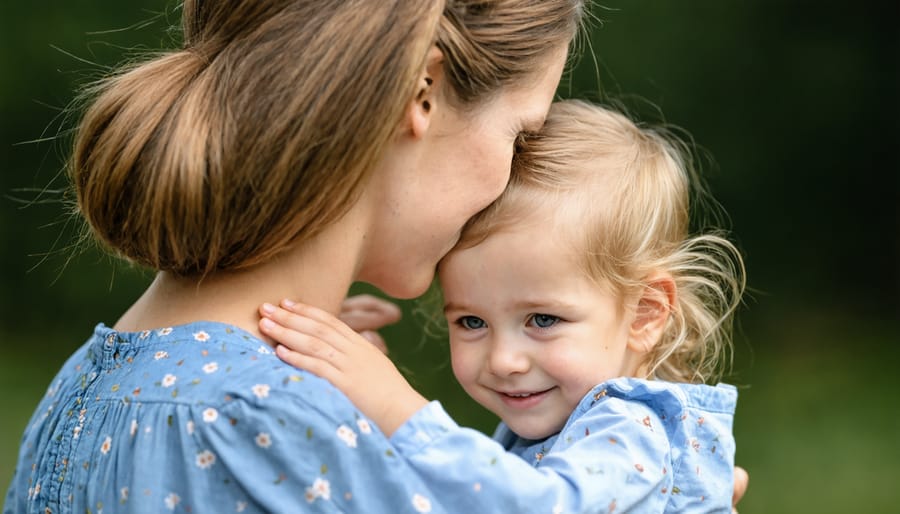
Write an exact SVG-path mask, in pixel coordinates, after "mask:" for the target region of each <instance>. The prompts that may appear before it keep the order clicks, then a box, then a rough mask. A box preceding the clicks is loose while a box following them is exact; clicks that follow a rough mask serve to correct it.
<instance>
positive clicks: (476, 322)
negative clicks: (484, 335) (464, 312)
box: [456, 316, 487, 330]
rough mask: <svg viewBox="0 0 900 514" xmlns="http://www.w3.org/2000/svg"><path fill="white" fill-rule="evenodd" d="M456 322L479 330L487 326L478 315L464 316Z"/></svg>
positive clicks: (466, 327)
mask: <svg viewBox="0 0 900 514" xmlns="http://www.w3.org/2000/svg"><path fill="white" fill-rule="evenodd" d="M456 323H457V324H459V325H460V326H461V327H463V328H465V329H467V330H478V329H480V328H484V327H486V326H487V323H485V322H484V320H483V319H481V318H479V317H476V316H463V317H461V318H459V319H458V320H456Z"/></svg>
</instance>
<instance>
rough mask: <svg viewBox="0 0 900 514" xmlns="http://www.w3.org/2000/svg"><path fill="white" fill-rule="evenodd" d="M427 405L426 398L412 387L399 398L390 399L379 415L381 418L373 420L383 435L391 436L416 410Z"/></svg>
mask: <svg viewBox="0 0 900 514" xmlns="http://www.w3.org/2000/svg"><path fill="white" fill-rule="evenodd" d="M426 405H428V400H426V399H425V397H424V396H422V395H421V394H419V393H418V392H417V391H415V390H414V389H410V390H409V391H408V392H407V394H406V395H404V396H403V397H401V398H394V399H392V401H391V403H390V405H388V407H387V409H386V410H385V412H384V415H383V416H381V417H382V419H381V420H375V423H376V424H378V426H379V428H381V431H382V432H383V433H384V435H385V436H387V437H391V436H392V435H394V432H396V431H397V429H398V428H400V427H401V426H402V425H403V424H404V423H406V422H407V421H409V419H410V418H412V417H413V416H414V415H415V414H416V413H417V412H419V411H420V410H422V408H424V407H425V406H426Z"/></svg>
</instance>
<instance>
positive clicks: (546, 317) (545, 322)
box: [529, 314, 559, 328]
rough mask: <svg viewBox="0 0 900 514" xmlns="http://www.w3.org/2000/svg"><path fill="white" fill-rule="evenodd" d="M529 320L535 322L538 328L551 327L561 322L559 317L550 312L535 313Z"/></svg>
mask: <svg viewBox="0 0 900 514" xmlns="http://www.w3.org/2000/svg"><path fill="white" fill-rule="evenodd" d="M529 322H531V323H533V324H534V326H536V327H538V328H550V327H552V326H553V325H556V324H557V323H559V317H558V316H553V315H550V314H535V315H533V316H532V317H531V319H530V320H529Z"/></svg>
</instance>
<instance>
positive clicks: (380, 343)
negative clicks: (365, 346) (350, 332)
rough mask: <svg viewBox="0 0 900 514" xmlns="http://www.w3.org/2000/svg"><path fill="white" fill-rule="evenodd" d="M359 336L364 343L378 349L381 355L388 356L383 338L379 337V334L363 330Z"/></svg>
mask: <svg viewBox="0 0 900 514" xmlns="http://www.w3.org/2000/svg"><path fill="white" fill-rule="evenodd" d="M359 335H361V336H362V337H363V339H365V340H366V341H368V342H370V343H372V345H373V346H374V347H375V348H378V350H379V351H381V353H383V354H385V355H387V354H388V347H387V344H386V343H385V342H384V338H383V337H381V334H379V333H378V332H375V331H374V330H363V331H362V332H360V333H359Z"/></svg>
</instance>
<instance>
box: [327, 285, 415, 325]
mask: <svg viewBox="0 0 900 514" xmlns="http://www.w3.org/2000/svg"><path fill="white" fill-rule="evenodd" d="M402 316H403V312H402V311H401V310H400V307H398V306H397V305H395V304H394V303H391V302H389V301H387V300H384V299H382V298H378V297H377V296H373V295H368V294H362V295H357V296H351V297H349V298H347V299H345V300H344V302H343V304H341V313H340V315H339V316H338V317H339V318H340V319H341V320H342V321H343V322H344V323H346V324H348V325H350V326H351V327H353V329H354V330H356V331H357V332H360V331H363V330H377V329H379V328H382V327H384V326H386V325H390V324H393V323H396V322H398V321H400V318H401V317H402Z"/></svg>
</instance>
